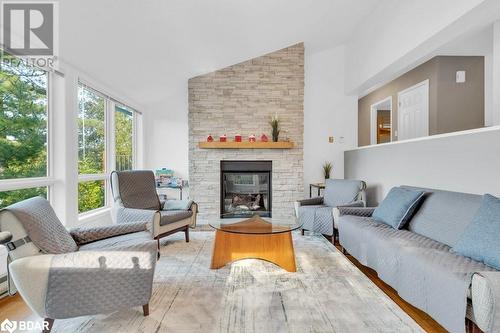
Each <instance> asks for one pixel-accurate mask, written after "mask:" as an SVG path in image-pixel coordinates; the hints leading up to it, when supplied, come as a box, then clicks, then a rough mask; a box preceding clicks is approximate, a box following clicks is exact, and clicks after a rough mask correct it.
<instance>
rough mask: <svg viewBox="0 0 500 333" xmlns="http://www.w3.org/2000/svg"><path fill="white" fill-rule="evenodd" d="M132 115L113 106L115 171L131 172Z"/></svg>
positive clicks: (119, 107) (130, 112)
mask: <svg viewBox="0 0 500 333" xmlns="http://www.w3.org/2000/svg"><path fill="white" fill-rule="evenodd" d="M133 155H134V113H133V112H132V111H130V110H128V109H127V108H126V107H124V106H121V105H116V106H115V160H116V166H115V169H116V170H119V171H123V170H131V169H132V168H133V162H134V158H133Z"/></svg>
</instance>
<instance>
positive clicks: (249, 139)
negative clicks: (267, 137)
mask: <svg viewBox="0 0 500 333" xmlns="http://www.w3.org/2000/svg"><path fill="white" fill-rule="evenodd" d="M248 141H250V142H255V141H256V140H255V135H253V134H252V135H250V136H249V137H248Z"/></svg>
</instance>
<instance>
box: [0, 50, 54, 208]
mask: <svg viewBox="0 0 500 333" xmlns="http://www.w3.org/2000/svg"><path fill="white" fill-rule="evenodd" d="M0 52H1V50H0ZM48 153H49V152H48V74H47V72H46V71H44V70H42V69H40V68H38V67H33V66H30V65H28V64H26V63H25V62H23V61H21V60H19V59H17V58H15V57H13V56H11V55H9V54H6V53H4V52H3V53H2V54H1V58H0V182H1V189H0V208H3V207H5V206H8V205H10V204H13V203H15V202H18V201H21V200H24V199H27V198H30V197H33V196H37V195H41V196H43V197H47V195H48V188H47V187H46V186H42V187H39V186H35V183H36V184H41V183H45V184H47V185H48V184H49V183H50V181H49V180H48V176H49V168H48ZM30 179H33V181H30Z"/></svg>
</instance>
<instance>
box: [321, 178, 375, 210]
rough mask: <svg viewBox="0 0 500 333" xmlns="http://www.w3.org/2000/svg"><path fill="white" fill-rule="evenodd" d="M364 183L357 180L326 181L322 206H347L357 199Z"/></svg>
mask: <svg viewBox="0 0 500 333" xmlns="http://www.w3.org/2000/svg"><path fill="white" fill-rule="evenodd" d="M364 186H365V185H364V183H363V182H362V181H359V180H346V179H327V180H326V182H325V192H324V204H325V205H326V206H329V207H337V206H340V205H344V204H348V203H351V202H353V201H355V200H356V199H357V198H358V195H359V192H360V191H362V190H363V188H364Z"/></svg>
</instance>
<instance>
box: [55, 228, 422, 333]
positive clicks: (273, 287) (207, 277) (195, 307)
mask: <svg viewBox="0 0 500 333" xmlns="http://www.w3.org/2000/svg"><path fill="white" fill-rule="evenodd" d="M213 238H214V233H213V232H192V233H191V242H190V243H185V242H184V240H183V234H180V233H179V234H177V235H173V236H170V237H168V238H167V239H165V240H163V242H162V248H161V259H160V260H159V262H158V265H157V268H156V275H155V285H154V291H153V298H152V300H151V303H150V308H151V314H150V315H149V317H143V316H142V311H141V310H142V309H140V308H134V309H128V310H127V309H126V310H123V311H119V312H115V313H112V314H109V315H99V316H92V317H82V318H75V319H70V320H56V322H55V324H54V328H53V332H175V333H181V332H241V333H243V332H244V333H265V332H298V333H299V332H300V333H302V332H422V329H421V328H420V327H419V326H418V325H417V324H416V323H415V322H414V321H413V320H412V319H411V318H410V317H409V316H408V315H407V314H406V313H404V312H403V311H402V310H401V309H400V308H399V307H398V306H397V305H396V304H395V303H394V302H392V301H391V300H390V299H389V298H388V297H387V296H386V295H385V294H384V293H383V292H382V291H380V290H379V289H378V288H377V287H376V286H375V285H374V284H373V283H372V282H371V281H370V280H369V279H368V278H367V277H365V276H364V275H363V274H362V273H361V272H360V271H358V269H357V268H356V267H354V266H353V265H352V264H351V263H350V262H349V261H348V260H347V259H346V258H345V257H344V256H343V255H342V254H341V253H340V252H339V251H338V250H337V249H336V248H334V247H333V246H332V245H331V244H330V243H329V242H328V241H327V240H326V239H324V238H323V237H322V236H317V235H306V236H301V235H300V234H299V233H295V234H294V246H295V252H296V256H297V267H298V268H297V269H298V271H297V272H296V273H289V272H286V271H285V270H283V269H281V268H279V267H277V266H275V265H273V264H271V263H268V262H265V261H261V260H253V259H252V260H250V259H249V260H241V261H237V262H235V263H233V264H232V265H228V266H226V267H224V268H222V269H219V270H210V269H209V265H210V259H211V252H212V241H213Z"/></svg>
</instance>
